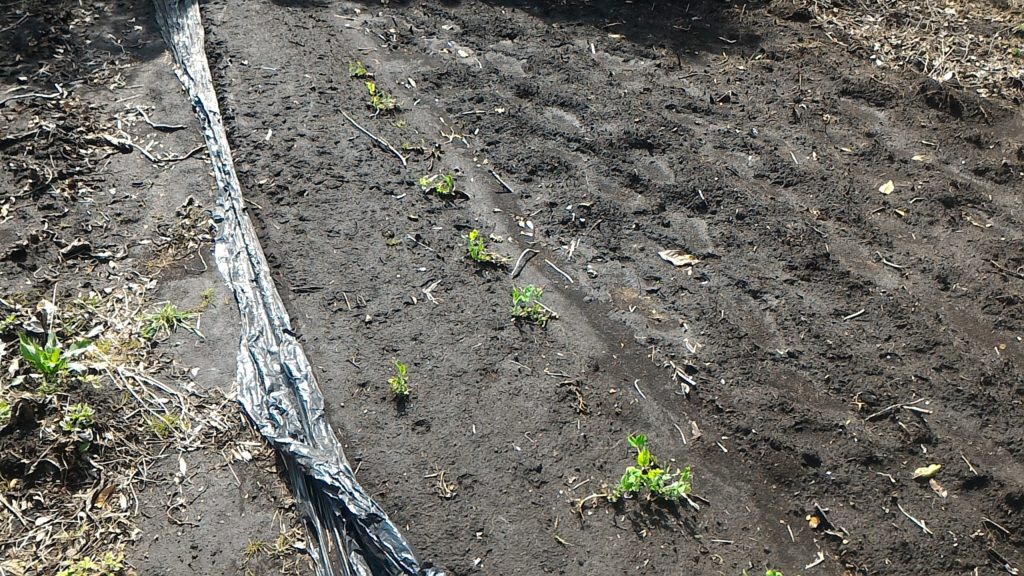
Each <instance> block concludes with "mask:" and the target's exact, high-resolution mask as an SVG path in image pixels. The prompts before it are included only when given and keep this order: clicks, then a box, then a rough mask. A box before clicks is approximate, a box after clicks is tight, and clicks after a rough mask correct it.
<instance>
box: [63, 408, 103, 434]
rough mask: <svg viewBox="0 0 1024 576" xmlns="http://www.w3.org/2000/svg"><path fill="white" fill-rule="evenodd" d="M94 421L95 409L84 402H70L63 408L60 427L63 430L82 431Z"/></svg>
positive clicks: (90, 426)
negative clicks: (69, 404)
mask: <svg viewBox="0 0 1024 576" xmlns="http://www.w3.org/2000/svg"><path fill="white" fill-rule="evenodd" d="M95 423H96V411H95V410H93V409H92V406H89V405H88V404H85V403H80V404H72V405H71V406H68V407H67V408H65V409H64V418H62V419H61V421H60V429H61V430H63V431H65V432H84V431H86V430H88V429H89V428H92V427H93V425H94V424H95Z"/></svg>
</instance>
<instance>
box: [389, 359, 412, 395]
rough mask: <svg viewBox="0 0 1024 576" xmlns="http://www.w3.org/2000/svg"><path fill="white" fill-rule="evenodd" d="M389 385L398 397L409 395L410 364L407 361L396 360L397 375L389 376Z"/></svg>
mask: <svg viewBox="0 0 1024 576" xmlns="http://www.w3.org/2000/svg"><path fill="white" fill-rule="evenodd" d="M388 386H390V387H391V393H392V394H394V395H395V398H396V399H404V398H408V397H409V366H408V365H407V364H406V363H404V362H402V361H401V360H396V361H395V375H394V376H392V377H391V378H388Z"/></svg>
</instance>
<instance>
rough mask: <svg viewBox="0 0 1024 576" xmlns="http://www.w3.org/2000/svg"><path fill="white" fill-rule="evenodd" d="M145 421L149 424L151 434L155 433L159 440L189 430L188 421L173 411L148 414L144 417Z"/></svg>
mask: <svg viewBox="0 0 1024 576" xmlns="http://www.w3.org/2000/svg"><path fill="white" fill-rule="evenodd" d="M146 422H147V423H148V424H149V429H150V430H151V431H152V432H153V434H156V436H157V438H160V439H161V440H166V439H168V438H170V437H172V436H175V435H177V434H178V433H179V432H188V430H189V424H188V421H186V420H185V419H183V418H182V417H181V416H180V415H178V414H174V413H168V414H161V415H159V416H150V417H149V418H147V419H146Z"/></svg>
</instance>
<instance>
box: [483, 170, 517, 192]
mask: <svg viewBox="0 0 1024 576" xmlns="http://www.w3.org/2000/svg"><path fill="white" fill-rule="evenodd" d="M488 172H490V173H491V176H494V179H495V180H497V181H498V182H499V183H501V186H502V188H504V189H505V190H508V191H509V192H511V193H512V194H515V193H516V191H515V190H513V189H512V187H511V186H509V185H508V182H505V181H504V180H502V179H501V176H498V173H497V172H495V171H494V170H488Z"/></svg>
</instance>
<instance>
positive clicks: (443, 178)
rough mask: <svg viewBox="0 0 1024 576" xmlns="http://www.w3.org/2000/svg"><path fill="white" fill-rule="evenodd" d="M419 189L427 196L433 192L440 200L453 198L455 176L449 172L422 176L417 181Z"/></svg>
mask: <svg viewBox="0 0 1024 576" xmlns="http://www.w3.org/2000/svg"><path fill="white" fill-rule="evenodd" d="M419 185H420V189H421V190H423V191H424V192H426V193H427V194H429V193H431V192H433V193H434V194H437V195H438V196H440V197H442V198H451V197H452V196H455V175H454V174H452V173H451V172H448V173H446V174H435V175H433V176H423V177H421V178H420V179H419Z"/></svg>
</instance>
